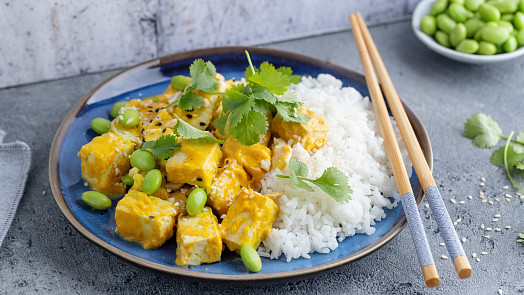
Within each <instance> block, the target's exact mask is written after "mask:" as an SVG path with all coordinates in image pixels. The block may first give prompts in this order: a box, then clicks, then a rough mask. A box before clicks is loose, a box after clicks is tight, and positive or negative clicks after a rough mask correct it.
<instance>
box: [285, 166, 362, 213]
mask: <svg viewBox="0 0 524 295" xmlns="http://www.w3.org/2000/svg"><path fill="white" fill-rule="evenodd" d="M308 174H309V169H308V168H307V166H306V164H304V163H302V162H300V161H298V160H296V159H294V158H291V159H290V160H289V176H286V175H280V174H277V177H280V178H289V180H290V182H291V183H292V184H293V185H295V186H296V187H298V188H302V189H305V190H307V191H309V192H314V191H315V190H314V189H313V188H312V187H311V186H310V185H309V184H307V183H306V181H307V182H310V183H312V184H314V185H316V186H318V187H319V188H320V189H321V190H322V191H324V192H325V193H326V194H328V195H329V196H330V197H332V198H333V199H335V201H337V202H339V203H343V202H344V201H346V200H351V194H352V193H353V190H352V189H351V187H350V186H349V184H348V178H347V176H346V175H345V174H344V173H343V172H342V171H340V170H339V169H337V168H335V167H329V168H327V169H326V170H324V172H323V173H322V175H321V176H320V177H319V178H317V179H309V178H306V177H307V175H308Z"/></svg>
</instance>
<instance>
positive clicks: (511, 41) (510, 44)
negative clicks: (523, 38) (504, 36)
mask: <svg viewBox="0 0 524 295" xmlns="http://www.w3.org/2000/svg"><path fill="white" fill-rule="evenodd" d="M518 46H519V45H518V43H517V38H515V37H514V36H509V38H508V40H506V42H504V44H502V48H503V49H504V52H513V51H515V49H517V47H518Z"/></svg>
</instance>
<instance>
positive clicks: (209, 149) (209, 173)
mask: <svg viewBox="0 0 524 295" xmlns="http://www.w3.org/2000/svg"><path fill="white" fill-rule="evenodd" d="M180 143H181V144H182V147H181V148H180V149H177V150H175V151H174V153H173V156H172V157H171V158H169V159H168V160H167V163H166V172H167V180H168V181H169V182H173V183H188V184H191V185H196V186H199V187H202V188H205V189H208V188H209V187H210V185H211V180H212V179H213V175H215V172H216V170H217V167H218V165H219V164H220V160H221V159H222V152H221V151H220V145H219V144H218V143H216V142H208V141H196V140H185V139H182V140H180Z"/></svg>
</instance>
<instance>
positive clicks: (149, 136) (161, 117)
mask: <svg viewBox="0 0 524 295" xmlns="http://www.w3.org/2000/svg"><path fill="white" fill-rule="evenodd" d="M176 122H177V120H176V118H174V117H173V116H172V115H171V114H170V113H169V112H168V111H167V110H160V111H159V112H158V113H157V115H156V116H155V117H154V118H153V119H151V120H150V121H149V122H147V123H143V125H142V126H143V130H142V134H143V136H144V141H152V140H157V139H158V138H159V137H160V136H162V135H172V134H173V127H174V126H175V125H176Z"/></svg>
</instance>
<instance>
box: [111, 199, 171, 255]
mask: <svg viewBox="0 0 524 295" xmlns="http://www.w3.org/2000/svg"><path fill="white" fill-rule="evenodd" d="M179 214H180V211H179V210H178V209H177V207H176V206H175V205H174V204H173V203H171V202H168V201H165V200H162V199H159V198H157V197H151V196H148V195H147V194H145V193H143V192H140V191H137V190H130V191H129V192H128V193H127V194H126V195H125V196H124V198H123V199H121V200H120V201H119V202H118V204H117V206H116V210H115V221H116V228H117V232H118V234H119V235H120V236H121V237H122V238H124V239H126V240H128V241H131V242H137V243H139V244H141V245H142V247H143V248H144V249H157V248H159V247H160V246H162V244H164V242H165V241H167V240H169V239H170V238H171V237H172V236H173V228H174V226H175V221H176V218H177V217H178V215H179Z"/></svg>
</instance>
